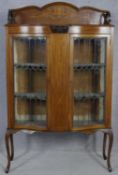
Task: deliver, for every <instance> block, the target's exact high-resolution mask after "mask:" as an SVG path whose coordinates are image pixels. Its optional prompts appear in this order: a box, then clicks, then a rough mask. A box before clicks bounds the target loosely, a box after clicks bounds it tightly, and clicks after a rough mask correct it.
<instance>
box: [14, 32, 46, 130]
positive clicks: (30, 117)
mask: <svg viewBox="0 0 118 175" xmlns="http://www.w3.org/2000/svg"><path fill="white" fill-rule="evenodd" d="M12 46H13V49H12V54H13V55H12V57H13V71H14V73H13V79H14V82H13V84H14V91H13V96H14V123H15V126H16V127H21V128H22V127H24V128H33V127H37V128H47V38H46V37H45V36H20V35H19V36H13V37H12Z"/></svg>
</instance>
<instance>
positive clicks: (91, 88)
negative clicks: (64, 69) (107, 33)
mask: <svg viewBox="0 0 118 175" xmlns="http://www.w3.org/2000/svg"><path fill="white" fill-rule="evenodd" d="M105 58H106V38H105V37H96V38H92V37H91V38H90V37H89V38H87V37H73V101H74V102H73V104H74V106H73V127H74V128H79V127H81V126H86V125H92V124H103V123H104V101H105V100H104V99H105V69H106V64H105Z"/></svg>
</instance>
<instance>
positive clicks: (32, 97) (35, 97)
mask: <svg viewBox="0 0 118 175" xmlns="http://www.w3.org/2000/svg"><path fill="white" fill-rule="evenodd" d="M14 96H15V97H16V98H22V99H27V100H39V101H46V94H45V93H44V92H40V93H15V95H14Z"/></svg>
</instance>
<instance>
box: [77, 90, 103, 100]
mask: <svg viewBox="0 0 118 175" xmlns="http://www.w3.org/2000/svg"><path fill="white" fill-rule="evenodd" d="M104 96H105V94H104V92H101V93H79V92H76V93H74V100H75V101H82V100H87V99H92V100H94V99H98V98H100V97H104Z"/></svg>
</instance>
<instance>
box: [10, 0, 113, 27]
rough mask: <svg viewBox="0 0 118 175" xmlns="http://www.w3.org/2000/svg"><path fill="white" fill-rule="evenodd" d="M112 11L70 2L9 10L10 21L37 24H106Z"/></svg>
mask: <svg viewBox="0 0 118 175" xmlns="http://www.w3.org/2000/svg"><path fill="white" fill-rule="evenodd" d="M109 17H110V12H109V11H106V10H100V9H96V8H93V7H81V8H78V7H76V6H74V5H72V4H68V3H62V2H57V3H51V4H48V5H45V6H43V7H42V8H40V7H36V6H28V7H23V8H20V9H12V10H10V11H9V16H8V19H9V23H14V24H32V25H33V24H35V25H40V24H41V25H53V24H57V25H80V24H90V25H97V24H98V25H99V24H101V25H104V24H109V23H110V20H109Z"/></svg>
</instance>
